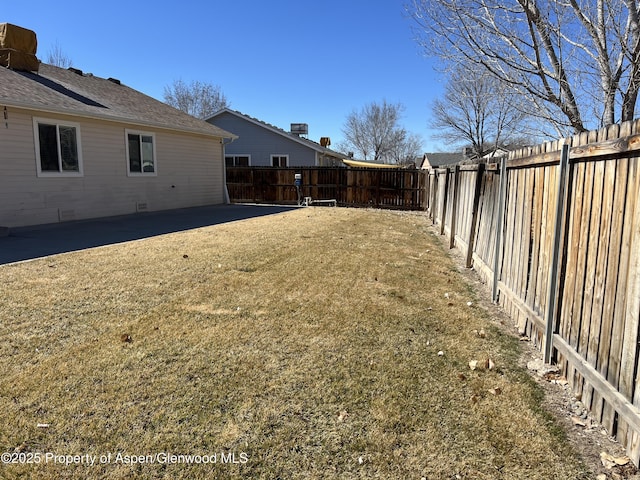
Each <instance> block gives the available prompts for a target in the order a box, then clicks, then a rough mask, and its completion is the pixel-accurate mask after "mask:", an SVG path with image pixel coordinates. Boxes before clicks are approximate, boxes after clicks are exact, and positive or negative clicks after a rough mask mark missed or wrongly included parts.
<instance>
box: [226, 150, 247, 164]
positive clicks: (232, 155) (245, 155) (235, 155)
mask: <svg viewBox="0 0 640 480" xmlns="http://www.w3.org/2000/svg"><path fill="white" fill-rule="evenodd" d="M227 157H233V158H234V165H232V166H233V167H239V166H241V165H235V158H236V157H247V158H248V159H249V165H248V166H249V167H250V166H251V155H249V154H248V153H225V154H224V164H225V166H226V165H227Z"/></svg>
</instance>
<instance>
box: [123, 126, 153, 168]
mask: <svg viewBox="0 0 640 480" xmlns="http://www.w3.org/2000/svg"><path fill="white" fill-rule="evenodd" d="M126 135H127V162H128V173H129V175H155V174H156V155H155V150H156V149H155V141H154V140H155V139H154V135H153V133H144V132H132V131H129V130H127V133H126Z"/></svg>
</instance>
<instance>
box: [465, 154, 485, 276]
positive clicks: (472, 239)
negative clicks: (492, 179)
mask: <svg viewBox="0 0 640 480" xmlns="http://www.w3.org/2000/svg"><path fill="white" fill-rule="evenodd" d="M484 169H485V164H484V163H479V164H478V173H477V175H476V183H475V188H474V189H473V210H472V211H471V227H470V228H471V230H470V231H469V243H468V248H467V263H466V267H467V268H471V266H472V265H473V249H474V247H475V243H476V226H477V224H478V216H479V214H480V193H481V192H482V179H483V176H484Z"/></svg>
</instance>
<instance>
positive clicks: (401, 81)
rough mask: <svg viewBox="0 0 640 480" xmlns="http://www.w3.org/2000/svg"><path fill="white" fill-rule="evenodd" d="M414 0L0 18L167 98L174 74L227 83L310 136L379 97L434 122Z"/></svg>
mask: <svg viewBox="0 0 640 480" xmlns="http://www.w3.org/2000/svg"><path fill="white" fill-rule="evenodd" d="M403 4H404V0H382V1H379V2H374V1H371V0H327V1H323V2H310V1H305V0H297V1H293V0H269V1H265V0H235V1H224V2H222V1H189V0H183V1H181V2H175V1H174V2H167V1H164V0H156V1H148V0H140V1H136V0H129V1H123V0H112V1H110V2H97V3H96V2H91V1H86V0H66V1H65V2H62V3H61V2H51V1H50V0H36V1H27V0H21V1H19V2H3V6H2V14H1V15H0V23H3V22H8V23H13V24H16V25H20V26H22V27H25V28H29V29H31V30H34V31H35V32H36V34H37V36H38V57H39V58H40V59H41V60H46V58H47V55H48V53H49V52H50V51H51V49H52V48H53V46H54V45H56V44H57V45H58V46H59V47H60V48H61V50H62V51H63V52H64V53H65V54H66V55H67V56H68V57H70V58H71V59H72V61H73V65H74V67H76V68H79V69H81V70H83V71H85V72H90V73H93V74H94V75H97V76H100V77H105V78H107V77H115V78H118V79H120V80H121V81H122V82H123V83H124V84H126V85H128V86H130V87H132V88H135V89H136V90H139V91H141V92H144V93H146V94H147V95H150V96H152V97H155V98H157V99H159V100H162V97H163V90H164V87H165V86H167V85H170V84H171V83H172V82H173V81H174V80H177V79H182V80H184V81H187V82H189V81H191V80H200V81H204V82H210V83H213V84H216V85H219V86H220V87H221V89H222V91H223V92H224V94H225V95H226V97H227V99H228V100H229V102H230V105H231V108H233V109H235V110H239V111H241V112H243V113H246V114H248V115H251V116H253V117H256V118H258V119H260V120H263V121H265V122H268V123H271V124H273V125H276V126H277V127H280V128H283V129H286V130H288V129H289V124H290V123H308V124H309V138H310V139H312V140H315V141H318V140H319V138H320V137H323V136H328V137H330V138H331V142H332V147H334V148H335V147H336V145H337V143H338V142H339V141H340V140H341V139H342V138H343V134H342V127H343V125H344V123H345V120H346V117H347V115H348V114H349V113H350V112H352V111H353V110H355V109H360V108H362V107H363V106H364V105H366V104H368V103H371V102H382V100H387V101H388V102H391V103H397V102H399V103H402V104H404V106H405V111H404V115H403V118H402V121H401V124H402V125H403V126H404V127H405V128H406V129H407V130H409V131H410V132H412V133H416V134H418V135H420V136H421V137H422V138H423V140H424V142H423V150H424V151H435V150H439V149H441V148H439V146H438V145H437V144H436V143H435V142H434V141H433V140H432V139H431V135H432V133H431V132H430V131H429V130H428V122H429V114H430V108H429V105H430V102H431V100H432V98H433V97H434V96H437V95H441V93H442V84H441V83H440V82H441V80H440V77H439V76H438V75H437V74H436V73H435V71H434V69H433V64H434V63H433V62H434V61H435V60H434V59H429V58H427V57H425V55H424V53H423V52H422V51H421V49H420V47H419V45H418V44H417V43H416V42H415V41H414V32H413V31H412V29H413V26H414V24H413V21H412V20H411V19H410V18H408V16H407V15H406V13H405V11H404V7H403Z"/></svg>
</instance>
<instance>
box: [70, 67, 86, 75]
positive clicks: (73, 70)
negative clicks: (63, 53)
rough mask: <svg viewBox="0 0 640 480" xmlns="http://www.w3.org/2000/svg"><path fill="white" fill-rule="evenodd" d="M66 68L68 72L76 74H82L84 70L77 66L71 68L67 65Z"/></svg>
mask: <svg viewBox="0 0 640 480" xmlns="http://www.w3.org/2000/svg"><path fill="white" fill-rule="evenodd" d="M67 70H69V71H70V72H73V73H75V74H76V75H80V76H82V75H84V72H83V71H82V70H80V69H79V68H73V67H69V68H67Z"/></svg>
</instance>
